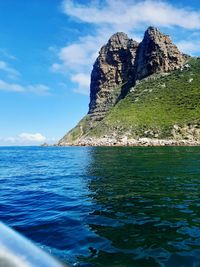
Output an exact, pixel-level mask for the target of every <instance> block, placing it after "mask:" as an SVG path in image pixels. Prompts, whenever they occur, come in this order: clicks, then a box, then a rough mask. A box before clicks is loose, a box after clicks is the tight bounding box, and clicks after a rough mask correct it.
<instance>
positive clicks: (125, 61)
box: [89, 32, 139, 120]
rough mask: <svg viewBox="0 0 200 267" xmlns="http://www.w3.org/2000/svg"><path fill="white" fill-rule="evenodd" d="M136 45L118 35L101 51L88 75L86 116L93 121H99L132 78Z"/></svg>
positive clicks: (120, 34) (112, 37) (121, 34)
mask: <svg viewBox="0 0 200 267" xmlns="http://www.w3.org/2000/svg"><path fill="white" fill-rule="evenodd" d="M138 45H139V44H138V43H137V42H135V41H133V40H132V39H129V38H128V36H127V35H126V34H125V33H122V32H118V33H116V34H114V35H113V36H111V38H110V39H109V41H108V43H107V44H106V45H105V46H103V47H102V48H101V50H100V52H99V56H98V58H97V59H96V61H95V63H94V66H93V70H92V73H91V85H90V104H89V114H91V117H93V118H94V119H95V120H101V119H102V118H103V117H104V115H105V113H106V112H107V111H108V110H109V109H110V108H111V107H112V106H113V105H114V104H115V103H116V101H117V99H118V97H119V96H120V94H121V93H122V92H121V91H122V85H123V84H124V83H126V82H127V81H128V80H129V79H130V77H131V76H132V75H133V72H134V69H133V66H134V62H135V57H136V51H137V48H138Z"/></svg>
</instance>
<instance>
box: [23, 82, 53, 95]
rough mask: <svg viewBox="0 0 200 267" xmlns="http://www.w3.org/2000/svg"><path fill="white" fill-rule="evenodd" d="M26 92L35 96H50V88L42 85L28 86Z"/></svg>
mask: <svg viewBox="0 0 200 267" xmlns="http://www.w3.org/2000/svg"><path fill="white" fill-rule="evenodd" d="M26 92H31V93H34V94H37V95H50V88H49V87H48V86H46V85H44V84H35V85H28V86H27V87H26Z"/></svg>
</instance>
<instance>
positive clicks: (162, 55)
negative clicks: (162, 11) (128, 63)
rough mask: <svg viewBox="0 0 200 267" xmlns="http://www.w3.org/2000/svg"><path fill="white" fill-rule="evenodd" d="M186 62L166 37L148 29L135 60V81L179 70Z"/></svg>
mask: <svg viewBox="0 0 200 267" xmlns="http://www.w3.org/2000/svg"><path fill="white" fill-rule="evenodd" d="M185 61H186V56H185V55H184V54H182V53H181V52H180V51H179V50H178V48H177V46H176V45H175V44H173V43H172V40H171V39H170V37H169V36H168V35H165V34H163V33H161V32H160V31H159V30H158V29H157V28H154V27H149V28H148V29H147V31H146V32H145V34H144V39H143V40H142V42H141V43H140V45H139V47H138V50H137V56H136V60H135V66H134V71H135V79H136V80H141V79H142V78H144V77H147V76H149V75H151V74H154V73H166V72H170V71H172V70H176V69H179V68H180V67H181V66H182V65H183V64H184V63H185Z"/></svg>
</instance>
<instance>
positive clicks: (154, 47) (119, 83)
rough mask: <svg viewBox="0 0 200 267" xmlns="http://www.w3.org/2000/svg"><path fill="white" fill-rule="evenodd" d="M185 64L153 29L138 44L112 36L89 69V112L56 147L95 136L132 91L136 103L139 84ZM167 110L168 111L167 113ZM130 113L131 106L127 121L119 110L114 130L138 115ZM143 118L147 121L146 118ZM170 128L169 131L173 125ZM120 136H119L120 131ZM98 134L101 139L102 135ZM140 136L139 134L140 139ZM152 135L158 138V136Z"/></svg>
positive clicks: (123, 35)
mask: <svg viewBox="0 0 200 267" xmlns="http://www.w3.org/2000/svg"><path fill="white" fill-rule="evenodd" d="M187 60H188V58H187V57H186V56H185V55H184V54H182V53H181V52H180V51H179V50H178V48H177V47H176V45H174V44H173V42H172V40H171V39H170V37H169V36H167V35H165V34H163V33H161V32H160V31H159V30H158V29H157V28H155V27H149V28H148V29H147V30H146V32H145V34H144V38H143V40H142V42H141V43H137V42H136V41H134V40H132V39H130V38H129V37H128V36H127V35H126V34H125V33H116V34H114V35H113V36H111V38H110V39H109V40H108V43H107V44H106V45H104V46H103V47H102V48H101V50H100V52H99V56H98V58H97V59H96V61H95V63H94V66H93V70H92V73H91V85H90V103H89V112H88V114H87V116H86V117H85V118H83V120H81V121H80V122H79V124H78V125H77V126H76V127H75V128H74V129H72V130H71V131H70V132H69V133H68V134H67V135H65V136H64V138H63V139H61V140H60V142H59V145H65V144H67V143H73V142H78V140H83V139H84V138H86V137H87V138H88V137H89V136H90V135H91V133H92V132H93V133H94V132H95V130H94V129H96V128H98V129H99V131H101V128H103V125H104V124H105V123H104V122H105V121H106V122H108V121H109V117H110V113H113V112H112V110H113V107H114V106H116V107H118V106H120V105H121V104H120V102H123V99H125V100H126V99H129V96H130V94H131V92H135V91H136V92H135V93H132V95H133V97H132V100H131V101H132V102H134V103H135V102H137V101H138V99H139V98H138V95H137V90H136V89H137V85H138V83H140V81H143V80H144V78H148V77H152V76H153V77H154V76H155V75H157V76H159V77H161V76H163V74H166V73H168V74H169V73H173V72H174V71H176V70H180V71H182V69H183V66H184V64H185V63H186V61H187ZM154 78H155V77H154ZM161 79H162V78H161ZM160 86H161V89H160V92H162V91H163V90H165V89H164V88H165V87H166V84H165V83H163V84H161V85H160ZM154 87H155V86H154ZM148 90H149V92H152V91H153V90H154V88H150V89H149V87H147V88H146V89H144V91H143V92H142V95H144V94H145V92H147V91H148ZM166 91H167V90H166ZM140 94H141V93H140ZM127 96H128V98H127ZM151 97H152V94H151ZM155 99H156V98H155ZM126 101H127V100H126ZM172 101H173V98H172ZM123 103H124V102H123ZM147 103H148V101H147ZM170 108H171V107H168V109H169V110H170ZM132 109H133V106H130V112H129V113H126V116H128V117H127V118H126V117H125V113H124V115H123V110H122V111H121V114H120V115H119V118H118V120H116V125H117V126H116V127H117V128H120V127H121V126H120V125H122V124H123V123H122V122H125V121H126V120H128V119H130V116H131V119H132V118H133V117H134V116H135V114H136V113H137V112H138V111H137V110H136V111H135V113H134V114H132V113H131V112H132ZM138 109H139V110H140V109H142V106H138ZM114 110H116V109H115V108H114ZM138 116H140V114H139V115H138ZM145 116H146V117H148V114H146V115H145ZM151 119H152V118H151ZM154 119H156V118H153V119H152V121H154ZM138 120H139V117H138V118H136V119H135V121H134V120H133V122H132V120H130V121H131V123H132V124H133V125H129V126H128V128H130V129H135V128H134V127H135V125H136V124H137V123H138V122H137V121H138ZM175 123H176V121H175ZM108 124H109V123H108ZM99 125H100V126H99ZM155 125H156V123H155ZM171 127H172V128H173V125H172V126H171ZM122 128H123V127H122ZM146 128H148V127H146V126H145V125H144V129H145V131H146V132H148V131H149V129H146ZM107 129H109V131H110V132H111V135H112V133H113V134H117V131H115V128H112V127H111V124H110V127H109V125H107ZM126 130H127V129H126ZM121 132H122V135H123V129H122V131H121ZM102 134H104V135H105V131H104V132H102ZM143 134H144V133H143ZM143 134H142V132H141V135H143ZM156 135H158V136H159V134H156Z"/></svg>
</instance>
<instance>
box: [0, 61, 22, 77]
mask: <svg viewBox="0 0 200 267" xmlns="http://www.w3.org/2000/svg"><path fill="white" fill-rule="evenodd" d="M0 71H3V72H5V73H6V74H7V75H8V77H9V78H11V79H16V78H18V77H19V76H20V73H19V72H18V71H17V70H16V69H14V68H12V67H10V66H9V64H8V63H7V62H5V61H3V60H0Z"/></svg>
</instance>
